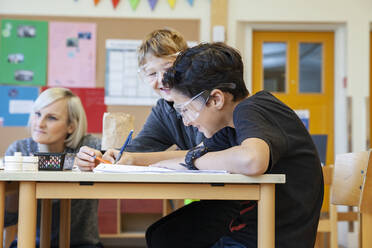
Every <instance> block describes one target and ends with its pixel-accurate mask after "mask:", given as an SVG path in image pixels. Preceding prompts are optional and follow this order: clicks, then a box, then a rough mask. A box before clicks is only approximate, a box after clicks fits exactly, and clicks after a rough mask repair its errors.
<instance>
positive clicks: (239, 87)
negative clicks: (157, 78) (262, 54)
mask: <svg viewBox="0 0 372 248" xmlns="http://www.w3.org/2000/svg"><path fill="white" fill-rule="evenodd" d="M163 84H164V85H165V86H166V87H169V88H174V89H176V90H177V91H179V92H180V93H181V94H184V95H185V96H188V97H190V98H191V97H193V96H195V95H196V94H198V93H200V92H202V91H203V90H212V89H216V88H218V89H221V90H222V91H224V92H229V93H231V94H232V95H233V96H234V99H233V100H234V101H236V100H240V99H243V98H245V97H247V96H248V95H249V92H248V90H247V87H246V86H245V83H244V79H243V62H242V58H241V56H240V54H239V52H238V51H237V50H236V49H234V48H232V47H229V46H227V45H225V44H224V43H219V42H218V43H203V44H200V45H198V46H195V47H192V48H189V49H186V50H185V51H184V52H182V53H181V54H180V55H179V56H178V57H177V59H176V61H175V62H174V64H173V66H172V67H171V68H169V70H168V71H167V72H166V73H165V75H164V78H163ZM231 84H235V87H227V86H230V85H231Z"/></svg>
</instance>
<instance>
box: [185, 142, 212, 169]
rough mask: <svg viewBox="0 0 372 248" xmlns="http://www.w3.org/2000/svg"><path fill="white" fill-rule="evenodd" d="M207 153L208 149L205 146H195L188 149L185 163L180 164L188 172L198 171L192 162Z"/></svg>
mask: <svg viewBox="0 0 372 248" xmlns="http://www.w3.org/2000/svg"><path fill="white" fill-rule="evenodd" d="M207 152H208V148H207V147H205V146H196V147H194V148H192V149H190V150H189V151H188V152H187V154H186V156H185V163H181V165H182V166H184V167H186V168H187V169H189V170H198V168H196V167H195V164H194V160H195V159H197V158H200V157H201V156H203V155H204V154H206V153H207Z"/></svg>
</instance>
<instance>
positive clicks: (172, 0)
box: [168, 0, 176, 9]
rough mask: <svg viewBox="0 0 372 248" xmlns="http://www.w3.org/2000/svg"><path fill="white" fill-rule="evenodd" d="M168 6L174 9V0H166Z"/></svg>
mask: <svg viewBox="0 0 372 248" xmlns="http://www.w3.org/2000/svg"><path fill="white" fill-rule="evenodd" d="M168 4H169V6H170V7H171V8H172V9H174V5H175V4H176V0H168Z"/></svg>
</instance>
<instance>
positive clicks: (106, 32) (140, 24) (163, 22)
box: [0, 15, 200, 156]
mask: <svg viewBox="0 0 372 248" xmlns="http://www.w3.org/2000/svg"><path fill="white" fill-rule="evenodd" d="M1 19H23V20H39V21H48V22H49V21H61V22H89V23H96V25H97V53H96V54H97V58H96V61H97V64H96V87H104V85H105V67H106V65H105V63H106V46H105V41H106V40H107V39H134V40H142V39H143V38H144V36H145V35H146V34H148V33H150V32H151V31H152V30H154V29H158V28H165V27H168V28H172V29H175V30H178V31H179V32H180V33H182V35H183V36H184V37H185V38H186V40H188V41H199V40H200V38H199V33H200V20H199V19H139V18H105V17H67V16H27V15H0V20H1ZM0 42H1V40H0ZM107 111H109V112H125V113H128V114H132V115H133V116H134V117H135V134H136V133H138V132H139V131H140V129H141V128H142V126H143V124H144V122H145V120H146V118H147V116H148V115H149V114H150V112H151V107H148V106H107ZM97 120H99V121H101V120H102V118H97ZM0 137H1V138H2V139H1V140H2V141H1V143H0V156H3V155H4V153H5V151H6V149H7V147H8V146H9V145H10V144H11V143H12V142H13V141H15V140H17V139H21V138H26V137H29V132H28V130H27V128H25V127H0Z"/></svg>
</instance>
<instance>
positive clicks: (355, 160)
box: [331, 151, 372, 208]
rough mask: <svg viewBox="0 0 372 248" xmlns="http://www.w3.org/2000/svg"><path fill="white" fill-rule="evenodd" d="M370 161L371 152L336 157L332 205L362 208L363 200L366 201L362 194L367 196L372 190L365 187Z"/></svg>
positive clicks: (370, 186)
mask: <svg viewBox="0 0 372 248" xmlns="http://www.w3.org/2000/svg"><path fill="white" fill-rule="evenodd" d="M369 160H370V151H365V152H355V153H345V154H339V155H336V161H335V165H334V173H333V187H332V190H331V203H332V204H335V205H346V206H362V205H361V203H362V202H363V201H362V199H363V198H364V199H366V197H362V193H363V192H364V193H365V194H366V193H367V192H368V190H369V188H372V185H369V184H368V185H365V179H366V175H367V168H368V163H369ZM371 168H372V167H371ZM371 173H372V172H370V173H369V174H371ZM371 176H372V175H371ZM368 182H370V180H369V181H368ZM364 188H366V190H365V191H364V190H363V189H364ZM364 207H365V206H364ZM365 208H367V207H365Z"/></svg>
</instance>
